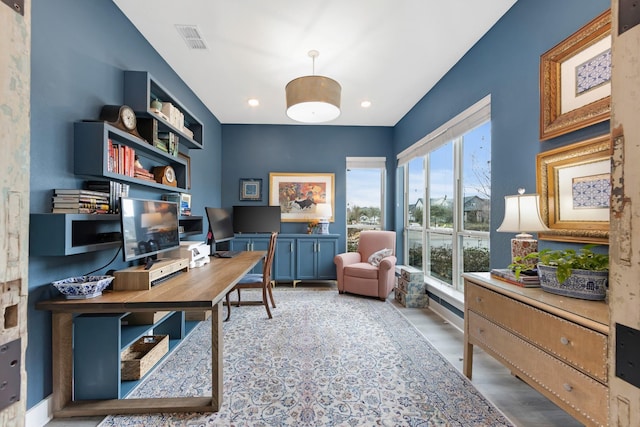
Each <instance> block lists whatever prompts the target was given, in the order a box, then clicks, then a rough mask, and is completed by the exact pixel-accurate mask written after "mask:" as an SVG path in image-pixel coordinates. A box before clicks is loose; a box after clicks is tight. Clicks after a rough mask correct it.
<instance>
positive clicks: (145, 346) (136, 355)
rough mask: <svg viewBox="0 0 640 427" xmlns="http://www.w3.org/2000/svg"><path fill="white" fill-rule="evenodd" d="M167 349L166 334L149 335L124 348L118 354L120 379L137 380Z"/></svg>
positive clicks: (167, 337)
mask: <svg viewBox="0 0 640 427" xmlns="http://www.w3.org/2000/svg"><path fill="white" fill-rule="evenodd" d="M168 351H169V336H168V335H149V336H144V337H141V338H140V339H139V340H138V341H136V342H134V343H133V344H131V345H130V346H129V347H127V348H126V349H124V350H123V351H122V353H121V354H120V360H121V363H120V370H121V374H120V376H121V379H122V380H125V381H131V380H139V379H140V378H142V377H143V376H144V375H145V374H146V373H147V372H149V370H150V369H151V368H152V367H153V365H155V364H156V363H158V361H159V360H160V359H162V356H164V355H165V354H167V352H168Z"/></svg>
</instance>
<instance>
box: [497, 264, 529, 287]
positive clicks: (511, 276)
mask: <svg viewBox="0 0 640 427" xmlns="http://www.w3.org/2000/svg"><path fill="white" fill-rule="evenodd" d="M491 276H492V277H494V278H496V279H499V280H503V281H505V282H508V283H511V284H513V285H517V286H522V287H523V288H539V287H540V278H539V277H538V275H537V274H536V275H535V276H529V275H526V274H522V273H521V274H520V275H519V276H518V278H516V273H514V272H513V270H511V269H508V268H494V269H492V270H491Z"/></svg>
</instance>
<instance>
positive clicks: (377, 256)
mask: <svg viewBox="0 0 640 427" xmlns="http://www.w3.org/2000/svg"><path fill="white" fill-rule="evenodd" d="M389 255H393V250H392V249H388V248H384V249H380V250H379V251H376V252H374V253H372V254H371V255H370V256H369V260H368V261H369V264H371V265H373V266H374V267H377V266H379V265H380V261H382V258H384V257H388V256H389Z"/></svg>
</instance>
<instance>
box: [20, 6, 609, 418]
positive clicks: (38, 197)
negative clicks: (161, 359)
mask: <svg viewBox="0 0 640 427" xmlns="http://www.w3.org/2000/svg"><path fill="white" fill-rule="evenodd" d="M608 6H609V2H608V1H607V0H592V1H589V2H585V1H584V0H563V1H561V2H557V1H553V0H519V1H518V2H517V3H516V4H515V5H514V7H513V8H512V9H511V10H510V11H509V12H508V13H507V14H506V15H505V16H504V17H503V19H502V20H500V21H499V22H498V23H497V24H496V26H495V27H494V28H493V29H492V30H491V31H490V32H489V33H488V34H487V35H486V36H485V37H484V38H483V39H482V40H481V41H479V42H478V44H477V45H476V46H475V47H474V48H473V49H472V50H471V51H470V52H469V53H468V54H467V55H466V56H465V57H464V58H463V59H462V60H461V61H460V62H459V64H457V65H456V66H455V67H454V68H453V69H452V70H451V71H450V72H449V73H448V74H447V75H446V76H445V77H444V78H443V79H442V80H441V82H439V83H438V85H437V86H436V87H435V88H434V89H433V90H432V91H430V92H429V93H428V94H426V95H425V96H424V98H423V99H422V100H421V101H420V102H419V103H418V104H417V105H416V106H415V107H414V108H413V109H412V110H411V111H410V112H409V113H408V114H407V115H406V116H405V117H404V118H403V119H402V120H401V121H400V123H398V125H397V126H396V127H395V128H386V127H336V126H304V125H299V126H279V125H278V126H276V125H222V126H221V125H220V123H219V122H218V120H217V119H216V118H215V117H214V116H213V115H212V114H211V113H210V112H209V111H208V110H207V109H206V108H205V107H204V105H202V103H201V102H200V101H199V100H198V99H197V97H195V95H194V94H193V93H192V92H191V91H190V90H189V88H188V87H187V86H186V85H185V84H184V82H182V81H181V79H180V78H179V77H178V76H177V75H176V74H175V73H174V72H173V70H171V68H170V67H169V66H168V65H167V64H166V63H165V62H164V61H163V60H162V58H161V57H160V56H159V55H158V54H157V52H156V51H155V50H154V49H153V48H151V47H150V46H149V44H148V43H147V42H146V40H145V39H144V38H143V37H142V36H141V35H140V34H139V33H138V31H137V30H136V29H135V27H134V26H133V25H131V23H129V21H128V20H126V18H125V17H124V16H123V15H122V14H121V12H120V11H119V9H118V8H117V7H116V6H115V5H114V4H113V3H112V2H111V1H110V0H93V1H79V0H57V1H55V2H52V1H47V0H34V1H33V3H32V87H31V91H32V94H31V108H32V110H31V116H32V120H31V127H32V129H31V130H32V137H31V170H32V173H31V200H30V202H31V208H30V211H31V212H48V211H49V209H50V205H49V203H50V197H51V190H52V189H53V188H61V187H69V188H73V187H80V186H81V182H82V181H83V179H82V178H81V177H76V176H75V175H74V173H73V122H75V121H78V120H83V119H95V118H96V117H97V116H98V113H99V111H100V108H101V107H102V105H104V104H118V103H121V102H122V84H123V75H122V71H123V70H145V71H149V72H151V74H152V75H153V76H154V78H155V79H157V80H158V81H159V82H161V83H162V85H163V86H164V87H166V88H167V89H168V90H170V91H171V93H172V94H173V95H174V96H175V97H176V98H178V99H180V101H181V102H183V103H184V104H185V106H186V107H187V108H188V109H189V111H191V112H192V113H193V114H194V115H196V116H197V117H198V119H200V120H201V121H202V122H203V123H204V132H205V133H204V146H205V148H204V149H203V150H191V152H190V153H189V154H190V155H191V167H192V191H191V194H192V196H193V210H194V214H199V213H200V214H201V213H203V212H204V206H223V207H230V206H233V205H234V204H241V203H240V202H239V200H238V199H239V179H240V178H262V179H263V185H264V188H263V201H262V202H259V203H258V202H251V203H250V202H242V203H244V204H252V203H255V204H265V205H266V204H267V203H268V202H267V200H268V199H267V198H268V182H269V172H321V173H326V172H333V173H335V178H336V179H335V188H336V212H335V221H336V222H334V223H332V224H331V225H330V231H331V232H332V233H339V234H341V235H342V238H341V243H340V244H341V246H342V247H344V246H345V241H344V234H345V230H344V229H343V225H342V224H345V215H346V212H345V194H344V189H345V176H346V174H345V169H346V166H345V157H347V156H385V157H387V159H388V161H387V168H388V169H387V177H388V182H387V189H388V191H389V194H388V200H387V205H386V208H387V212H392V214H391V215H388V216H387V224H386V226H387V227H388V228H394V227H393V224H395V225H396V227H395V228H396V229H397V230H400V229H401V226H402V210H401V209H398V207H397V206H396V205H395V202H394V200H395V198H396V195H395V194H393V193H394V192H396V193H398V192H401V190H402V187H401V186H400V184H401V183H400V182H397V180H396V171H395V155H396V154H397V153H398V152H400V151H402V150H403V149H405V148H406V147H408V146H409V145H411V144H413V143H414V142H416V141H418V140H419V139H420V138H422V137H423V136H424V135H426V134H428V133H429V132H431V131H432V130H434V129H436V128H437V127H439V126H440V125H441V124H443V123H444V122H446V121H447V120H449V119H450V118H452V117H453V116H455V115H457V114H458V113H460V112H462V111H463V110H465V109H466V108H467V107H469V106H470V105H472V104H473V103H475V102H476V101H478V100H479V99H481V98H482V97H484V96H485V95H487V94H491V96H492V117H493V125H492V139H493V154H492V156H493V157H492V165H493V182H492V187H493V203H492V210H493V212H494V215H493V217H492V227H491V228H492V229H493V230H495V228H497V227H498V224H499V223H500V221H501V220H502V211H503V209H504V208H503V196H504V195H507V194H514V192H515V190H516V188H517V187H518V186H524V187H526V188H527V189H528V190H529V191H532V190H534V189H535V155H536V154H537V153H538V152H541V151H543V150H547V149H550V148H553V147H556V146H559V145H564V144H568V143H571V142H574V141H578V140H582V139H584V138H586V137H589V136H595V135H599V134H603V133H605V132H606V131H607V130H608V122H607V123H604V124H601V125H595V126H592V127H590V128H588V129H585V130H582V131H577V132H574V133H572V134H570V135H566V136H564V137H560V138H556V139H554V140H552V141H549V142H545V143H542V144H541V143H540V142H539V140H538V120H539V119H538V117H539V113H538V105H539V104H538V103H539V101H538V67H539V58H540V55H541V54H542V53H544V52H545V51H547V50H548V49H550V48H551V47H553V46H554V45H555V44H556V43H558V42H559V41H561V40H563V39H564V38H566V37H567V36H568V35H569V34H571V33H572V32H574V31H575V30H576V29H578V28H580V27H581V26H582V25H584V24H585V23H586V22H588V21H589V20H590V19H592V18H593V17H595V16H596V15H598V14H599V13H600V12H601V11H603V10H604V9H606V8H607V7H608ZM462 30H463V29H462ZM399 48H401V47H399ZM132 195H135V196H140V197H142V196H149V197H153V198H157V197H158V196H159V193H157V192H155V193H154V192H148V191H144V190H141V189H135V188H134V189H132ZM398 196H401V194H398ZM397 200H398V201H399V203H398V205H399V206H402V203H401V199H400V197H398V198H397ZM339 224H340V225H339ZM303 227H304V226H303V224H301V223H284V224H283V228H282V231H283V232H302V231H303ZM202 237H203V238H204V236H202ZM510 238H511V236H510V235H509V234H508V233H495V232H492V236H491V245H492V255H491V256H492V258H491V262H492V265H504V264H505V263H506V262H507V260H508V259H509V250H508V245H509V239H510ZM113 255H114V253H113V252H108V253H101V252H96V253H91V254H85V255H74V256H69V257H64V258H58V257H31V258H30V261H29V311H28V334H29V347H28V349H27V360H26V364H27V367H26V369H27V374H28V375H27V378H28V389H27V407H28V408H30V407H32V406H33V405H35V404H36V403H38V402H39V401H41V400H42V399H44V398H45V397H47V396H48V395H49V394H50V393H51V354H50V349H51V322H50V314H49V313H47V312H41V311H37V310H35V309H34V305H35V302H37V301H38V300H42V299H46V298H49V297H50V296H52V294H53V293H54V292H52V287H51V286H50V282H51V281H53V280H57V279H61V278H65V277H68V276H75V275H78V274H83V273H85V272H88V271H91V270H94V269H95V268H99V267H100V266H102V265H106V264H107V263H108V262H109V261H110V259H111V258H112V257H113ZM122 266H123V263H122V261H120V259H119V258H118V260H117V261H116V262H115V263H114V264H112V265H111V266H110V267H109V268H121V267H122ZM105 270H106V268H105Z"/></svg>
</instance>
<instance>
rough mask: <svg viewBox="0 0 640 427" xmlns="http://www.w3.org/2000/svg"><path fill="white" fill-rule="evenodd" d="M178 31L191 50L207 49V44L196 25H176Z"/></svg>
mask: <svg viewBox="0 0 640 427" xmlns="http://www.w3.org/2000/svg"><path fill="white" fill-rule="evenodd" d="M176 29H177V30H178V32H179V33H180V35H181V36H182V38H183V39H184V41H185V43H187V46H189V48H190V49H206V48H207V44H206V43H205V42H204V39H203V38H202V36H201V35H200V30H198V27H196V26H195V25H176Z"/></svg>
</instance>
